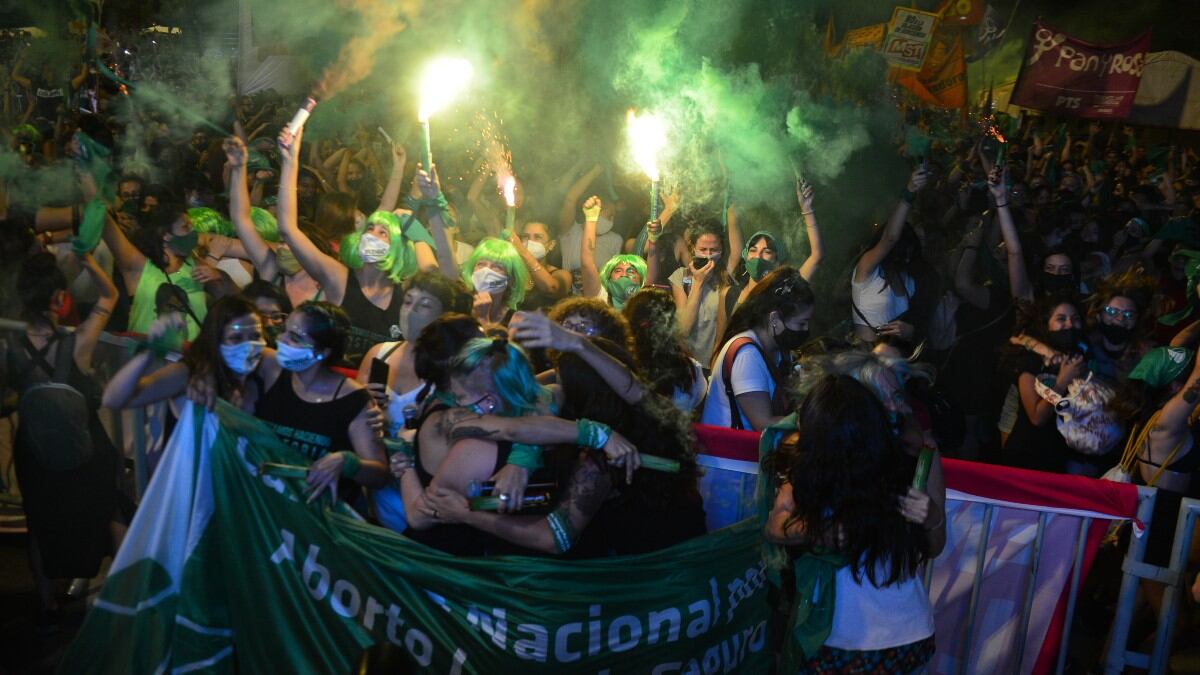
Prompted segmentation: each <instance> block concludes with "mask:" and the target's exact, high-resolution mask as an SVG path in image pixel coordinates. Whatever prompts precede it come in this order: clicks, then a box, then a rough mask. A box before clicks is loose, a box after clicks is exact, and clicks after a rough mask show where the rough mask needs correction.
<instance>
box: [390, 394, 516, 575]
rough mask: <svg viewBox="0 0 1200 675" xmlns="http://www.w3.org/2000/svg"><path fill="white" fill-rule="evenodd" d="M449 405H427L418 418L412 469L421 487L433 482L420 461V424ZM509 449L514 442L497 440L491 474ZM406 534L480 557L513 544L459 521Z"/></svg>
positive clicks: (505, 460)
mask: <svg viewBox="0 0 1200 675" xmlns="http://www.w3.org/2000/svg"><path fill="white" fill-rule="evenodd" d="M449 408H450V406H448V405H446V404H444V403H434V404H433V405H431V406H429V407H428V408H426V409H425V411H424V412H423V413H421V417H420V418H419V419H418V420H417V429H418V431H417V435H416V436H415V437H414V438H413V470H414V471H416V472H417V479H418V480H419V481H421V487H429V484H430V483H432V482H433V474H431V473H429V470H428V469H427V468H425V465H424V464H423V463H422V462H421V442H420V439H421V433H420V428H421V425H423V424H425V421H426V420H427V419H429V416H430V415H432V414H433V413H435V412H440V411H443V410H448V409H449ZM510 452H512V443H509V442H508V441H499V442H497V443H496V465H495V466H494V467H492V474H495V473H496V472H497V471H499V470H500V469H501V468H503V467H504V465H505V464H507V463H508V455H509V453H510ZM404 536H406V537H408V538H409V539H412V540H413V541H417V542H420V543H422V544H425V545H426V546H428V547H430V548H436V549H437V550H439V551H444V552H446V553H452V554H454V555H462V556H472V557H479V556H482V555H486V554H487V553H489V552H494V551H496V550H497V549H506V551H505V552H507V549H509V548H511V547H512V545H511V544H508V543H507V542H501V540H499V539H497V538H496V537H493V536H491V535H490V534H487V533H486V532H482V531H480V530H477V529H475V528H473V527H471V526H470V525H462V524H457V523H455V524H446V525H434V526H433V527H431V528H428V529H425V530H414V529H413V528H411V527H410V528H408V529H407V530H405V531H404Z"/></svg>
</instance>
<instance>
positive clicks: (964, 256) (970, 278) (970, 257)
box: [954, 223, 990, 309]
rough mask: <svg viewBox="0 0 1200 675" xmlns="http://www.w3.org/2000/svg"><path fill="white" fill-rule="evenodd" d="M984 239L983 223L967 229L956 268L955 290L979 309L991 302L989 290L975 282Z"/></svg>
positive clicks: (985, 307)
mask: <svg viewBox="0 0 1200 675" xmlns="http://www.w3.org/2000/svg"><path fill="white" fill-rule="evenodd" d="M982 240H983V223H979V224H978V225H976V226H975V227H972V228H971V229H970V230H968V231H967V234H966V236H965V237H963V244H962V252H961V253H960V255H959V258H958V265H956V266H955V269H954V291H955V292H956V293H958V296H959V297H960V298H962V299H963V300H966V301H967V302H969V303H971V304H972V305H974V306H975V307H978V308H979V309H987V308H988V304H989V302H990V296H989V295H988V291H987V289H986V288H984V287H983V286H982V285H980V284H977V283H975V260H976V258H978V254H979V243H980V241H982Z"/></svg>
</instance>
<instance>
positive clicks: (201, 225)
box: [187, 206, 237, 237]
mask: <svg viewBox="0 0 1200 675" xmlns="http://www.w3.org/2000/svg"><path fill="white" fill-rule="evenodd" d="M187 216H188V220H190V221H192V229H193V230H195V231H197V232H199V233H201V234H219V235H221V236H222V237H235V236H237V235H236V234H235V233H234V231H233V223H231V222H229V221H228V220H226V219H224V218H222V217H221V214H220V213H217V212H216V211H215V210H213V209H210V208H207V207H204V206H199V207H196V208H191V209H188V210H187Z"/></svg>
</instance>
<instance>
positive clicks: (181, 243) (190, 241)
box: [167, 230, 200, 258]
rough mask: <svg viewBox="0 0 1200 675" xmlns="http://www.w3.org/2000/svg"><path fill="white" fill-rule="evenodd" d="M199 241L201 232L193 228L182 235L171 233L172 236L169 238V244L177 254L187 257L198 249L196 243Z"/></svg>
mask: <svg viewBox="0 0 1200 675" xmlns="http://www.w3.org/2000/svg"><path fill="white" fill-rule="evenodd" d="M199 241H200V233H199V232H197V231H195V230H192V231H191V232H188V233H187V234H185V235H183V236H182V237H177V236H175V235H171V238H170V239H168V240H167V246H170V247H171V250H172V251H174V252H175V254H176V255H178V256H180V257H183V258H186V257H188V256H189V255H191V254H192V251H194V250H195V249H196V244H197V243H198V242H199Z"/></svg>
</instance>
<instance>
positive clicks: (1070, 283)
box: [1042, 272, 1076, 293]
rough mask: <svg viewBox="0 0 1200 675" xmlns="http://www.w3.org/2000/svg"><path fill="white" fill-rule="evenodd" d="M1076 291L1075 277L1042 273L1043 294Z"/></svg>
mask: <svg viewBox="0 0 1200 675" xmlns="http://www.w3.org/2000/svg"><path fill="white" fill-rule="evenodd" d="M1075 289H1076V284H1075V277H1073V276H1071V275H1070V274H1050V273H1049V272H1042V292H1043V293H1062V292H1065V291H1073V290H1075Z"/></svg>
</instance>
